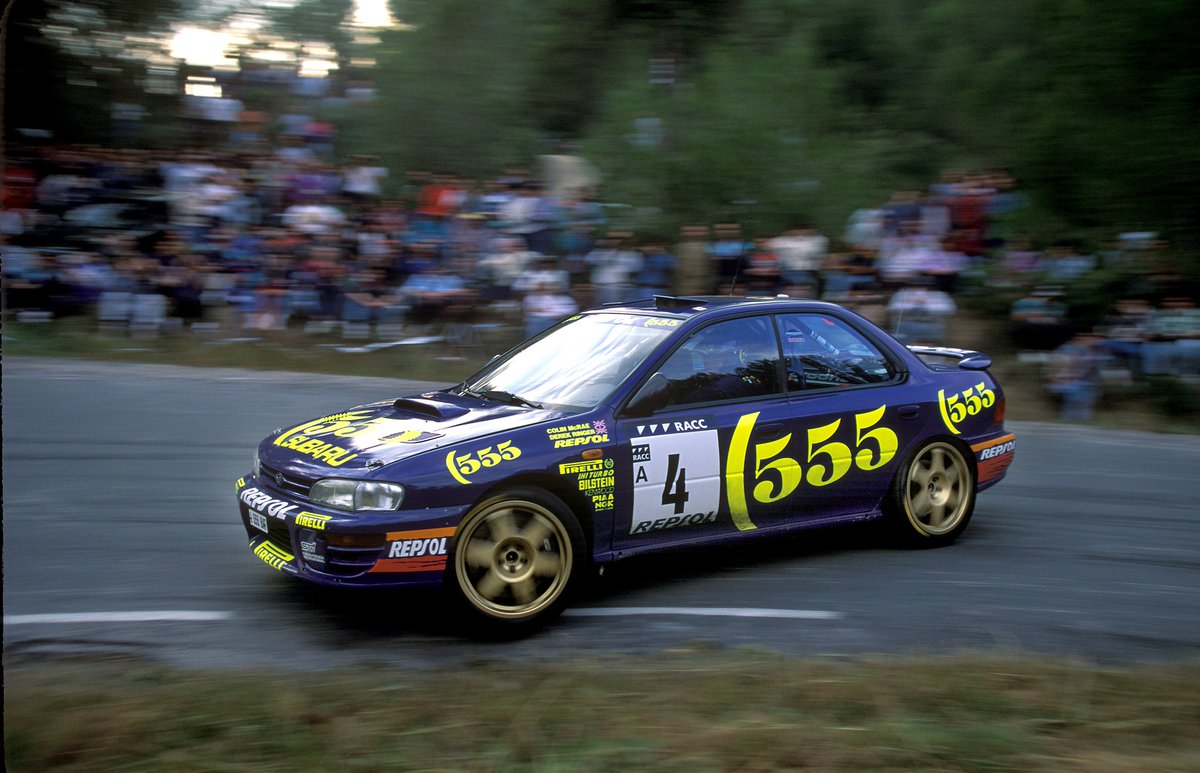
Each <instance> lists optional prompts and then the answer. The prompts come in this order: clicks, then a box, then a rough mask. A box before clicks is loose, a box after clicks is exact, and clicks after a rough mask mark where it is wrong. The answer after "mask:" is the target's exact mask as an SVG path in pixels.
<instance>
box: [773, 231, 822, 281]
mask: <svg viewBox="0 0 1200 773" xmlns="http://www.w3.org/2000/svg"><path fill="white" fill-rule="evenodd" d="M767 246H768V247H769V248H770V249H771V250H772V251H774V252H775V254H776V255H778V256H779V261H780V264H781V267H782V280H783V284H784V285H786V286H809V287H812V288H813V296H814V297H816V296H819V295H820V292H821V283H820V271H821V267H822V266H823V265H824V263H825V258H826V256H827V255H828V254H829V239H828V237H826V236H823V235H821V234H820V233H818V232H817V229H815V228H813V227H812V226H810V225H807V224H805V225H800V226H797V227H796V228H792V229H791V230H789V231H787V232H786V233H784V234H781V235H779V236H776V237H775V238H773V239H771V240H769V241H768V242H767Z"/></svg>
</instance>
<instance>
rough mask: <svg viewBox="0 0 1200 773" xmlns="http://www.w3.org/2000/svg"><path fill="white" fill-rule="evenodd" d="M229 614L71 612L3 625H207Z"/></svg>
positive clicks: (12, 619)
mask: <svg viewBox="0 0 1200 773" xmlns="http://www.w3.org/2000/svg"><path fill="white" fill-rule="evenodd" d="M231 617H233V615H232V614H230V613H229V612H200V611H189V610H169V611H165V612H73V613H67V614H45V615H5V616H4V624H5V625H33V624H51V625H69V624H72V623H208V622H212V621H215V620H228V619H229V618H231Z"/></svg>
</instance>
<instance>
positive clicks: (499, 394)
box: [459, 383, 542, 408]
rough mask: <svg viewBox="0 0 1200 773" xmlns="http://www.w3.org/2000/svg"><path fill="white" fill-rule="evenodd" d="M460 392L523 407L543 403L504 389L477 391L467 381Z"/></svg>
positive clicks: (532, 406) (533, 406)
mask: <svg viewBox="0 0 1200 773" xmlns="http://www.w3.org/2000/svg"><path fill="white" fill-rule="evenodd" d="M459 394H463V395H466V396H467V397H478V398H480V399H482V400H494V401H496V402H498V403H504V404H505V405H519V406H521V407H523V408H541V407H542V405H541V403H535V402H534V401H532V400H526V399H525V398H524V397H521V396H520V395H514V394H513V393H512V392H505V391H504V390H503V389H485V390H483V391H482V392H477V391H475V390H474V389H471V387H469V386H467V385H466V384H465V383H464V384H463V385H462V387H461V391H460V392H459Z"/></svg>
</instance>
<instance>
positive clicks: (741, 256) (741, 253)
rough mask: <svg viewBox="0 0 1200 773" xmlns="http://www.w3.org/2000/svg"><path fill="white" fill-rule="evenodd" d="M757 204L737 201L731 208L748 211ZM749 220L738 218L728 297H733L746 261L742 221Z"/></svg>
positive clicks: (754, 200)
mask: <svg viewBox="0 0 1200 773" xmlns="http://www.w3.org/2000/svg"><path fill="white" fill-rule="evenodd" d="M757 203H758V200H757V199H738V200H737V201H734V202H733V206H735V207H740V208H742V209H748V208H749V207H753V206H754V205H755V204H757ZM750 219H751V218H750V216H748V215H747V216H746V217H744V218H738V229H739V230H740V231H741V233H739V234H738V258H737V265H735V266H734V267H733V281H732V282H730V283H729V294H730V295H733V293H734V290H735V289H737V283H738V277H739V276H740V275H741V273H742V261H744V260H745V259H746V224H745V223H743V222H742V221H743V220H747V221H748V220H750Z"/></svg>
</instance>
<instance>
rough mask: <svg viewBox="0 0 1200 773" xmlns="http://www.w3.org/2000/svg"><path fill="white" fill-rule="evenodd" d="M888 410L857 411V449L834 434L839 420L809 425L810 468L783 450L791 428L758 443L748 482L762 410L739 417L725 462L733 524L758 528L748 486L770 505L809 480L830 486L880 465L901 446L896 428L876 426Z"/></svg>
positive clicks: (739, 526) (885, 408) (763, 501)
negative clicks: (855, 469) (752, 441)
mask: <svg viewBox="0 0 1200 773" xmlns="http://www.w3.org/2000/svg"><path fill="white" fill-rule="evenodd" d="M886 410H887V406H886V405H881V406H879V407H878V408H876V409H875V410H873V411H867V412H865V413H858V414H855V416H854V448H853V449H852V448H851V447H850V445H849V444H847V443H844V442H842V441H840V440H835V439H834V437H835V436H836V435H837V434H838V430H840V429H841V426H842V420H841V419H836V420H834V421H832V422H830V423H829V424H824V425H822V426H820V427H813V428H811V429H809V430H808V433H807V441H808V442H807V444H806V445H807V458H806V460H805V461H806V463H807V465H808V471H807V473H805V470H804V467H803V466H802V465H801V464H800V462H799V461H798V460H797V459H795V458H793V457H790V456H784V455H783V452H784V451H785V450H787V447H788V444H789V443H790V442H791V440H792V433H790V432H789V433H788V434H786V435H784V436H783V437H781V438H778V439H776V440H768V441H765V442H762V443H755V444H754V478H753V480H752V481H750V483H749V484H747V483H746V457H747V456H748V453H749V448H750V435H751V433H752V432H753V431H754V424H755V422H756V421H758V413H748V414H746V415H745V416H743V417H742V418H741V419H739V420H738V423H737V427H736V428H735V429H734V430H733V438H732V439H731V441H730V443H729V454H728V457H727V458H726V465H725V490H726V495H727V497H728V499H729V513H730V517H731V518H732V519H733V523H734V525H736V526H737V527H738V529H740V530H742V531H746V530H748V529H755V528H757V527H756V526H755V525H754V522H753V521H751V520H750V509H749V505H748V502H747V500H746V495H747V492H748V491H749V494H750V495H751V496H753V497H754V501H756V502H761V503H763V504H770V503H772V502H778V501H779V500H781V499H783V498H785V497H787V496H789V495H791V494H792V493H793V492H794V491H795V490H796V489H797V488H798V487H799V486H800V484H801V483H802V482H805V481H807V483H808V485H810V486H818V487H819V486H828V485H829V484H831V483H835V482H837V481H839V480H841V479H842V478H843V477H844V476H845V475H846V473H848V472H849V471H850V468H851V467H858V468H859V469H860V470H877V469H879V468H880V467H883V466H884V465H885V464H887V463H888V462H890V461H891V460H892V459H893V458H894V457H895V456H896V450H897V449H898V448H899V447H900V439H899V438H898V437H897V436H896V433H895V432H894V431H893V430H891V429H889V428H887V427H880V426H876V425H878V424H879V422H880V421H881V420H882V419H883V414H884V411H886ZM846 439H847V440H848V439H849V438H846Z"/></svg>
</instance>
